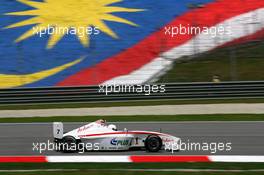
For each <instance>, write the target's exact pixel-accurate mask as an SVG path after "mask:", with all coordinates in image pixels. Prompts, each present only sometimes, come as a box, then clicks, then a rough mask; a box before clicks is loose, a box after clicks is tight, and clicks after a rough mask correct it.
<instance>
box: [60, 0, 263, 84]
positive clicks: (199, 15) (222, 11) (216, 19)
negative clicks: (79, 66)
mask: <svg viewBox="0 0 264 175" xmlns="http://www.w3.org/2000/svg"><path fill="white" fill-rule="evenodd" d="M263 6H264V1H263V0H232V1H230V0H218V1H215V2H213V3H209V4H207V5H206V6H205V7H204V8H201V9H196V10H192V11H190V12H187V13H185V14H184V15H182V16H180V17H178V18H176V19H175V20H174V21H172V22H171V23H170V24H168V25H167V27H169V26H179V25H180V24H182V26H187V25H189V24H193V19H194V17H195V19H196V20H195V21H196V26H197V25H198V26H207V27H210V26H214V25H216V24H218V23H220V22H222V21H224V20H226V19H228V18H231V17H234V16H237V15H240V14H242V13H247V12H249V11H252V10H255V9H258V8H260V7H263ZM164 32H165V31H164V29H161V30H160V31H158V32H155V33H154V34H152V35H150V36H149V37H146V38H145V39H144V40H143V41H141V42H139V43H138V44H136V45H134V46H133V47H131V48H128V49H127V50H125V51H124V52H122V53H119V54H118V55H115V56H113V57H111V58H108V59H106V60H105V61H103V62H101V63H99V64H97V65H95V66H94V67H90V68H86V69H83V70H81V71H80V72H78V73H76V74H74V75H72V76H70V77H68V78H67V79H65V80H63V81H62V82H60V83H58V84H57V85H58V86H74V85H92V84H100V83H103V82H104V81H106V80H109V79H112V78H114V77H117V76H121V75H126V74H129V73H131V72H132V71H134V70H137V69H139V68H140V67H141V66H143V65H144V64H146V63H149V62H150V61H152V60H153V59H154V58H156V57H157V56H158V55H159V54H160V51H161V48H162V49H163V51H167V50H169V49H171V48H174V47H176V46H179V45H181V44H183V43H185V42H187V41H188V40H190V39H191V38H192V37H193V36H192V35H179V36H177V37H174V38H171V37H169V36H168V35H164ZM161 41H163V42H161ZM94 75H96V78H95V77H94Z"/></svg>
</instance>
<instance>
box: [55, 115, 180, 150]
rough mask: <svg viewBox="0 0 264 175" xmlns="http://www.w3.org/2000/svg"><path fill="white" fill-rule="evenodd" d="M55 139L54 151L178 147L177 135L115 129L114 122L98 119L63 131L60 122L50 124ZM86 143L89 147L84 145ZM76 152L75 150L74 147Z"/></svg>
mask: <svg viewBox="0 0 264 175" xmlns="http://www.w3.org/2000/svg"><path fill="white" fill-rule="evenodd" d="M53 135H54V142H55V143H56V147H57V149H56V150H57V151H63V152H70V151H71V150H74V149H69V148H70V147H74V148H76V149H80V145H81V147H82V148H83V147H85V149H86V150H89V151H127V150H131V149H132V150H136V149H139V150H146V151H148V152H158V151H159V150H162V149H165V150H171V149H173V150H178V149H177V147H178V146H177V145H178V143H179V141H180V138H177V137H174V136H172V135H169V134H165V133H160V132H152V131H128V130H127V129H124V130H122V131H118V130H117V128H116V126H115V125H113V124H110V125H107V123H106V121H105V120H97V121H95V122H92V123H89V124H87V125H84V126H81V127H79V128H77V129H74V130H72V131H69V132H66V133H63V124H62V123H61V122H54V123H53ZM87 145H88V146H87ZM75 151H78V150H75Z"/></svg>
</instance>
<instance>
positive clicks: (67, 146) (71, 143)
mask: <svg viewBox="0 0 264 175" xmlns="http://www.w3.org/2000/svg"><path fill="white" fill-rule="evenodd" d="M62 143H63V145H62V146H61V150H62V151H63V152H65V153H70V152H77V151H78V149H77V148H78V147H77V144H78V143H77V140H76V139H75V138H74V137H72V136H65V137H63V138H62Z"/></svg>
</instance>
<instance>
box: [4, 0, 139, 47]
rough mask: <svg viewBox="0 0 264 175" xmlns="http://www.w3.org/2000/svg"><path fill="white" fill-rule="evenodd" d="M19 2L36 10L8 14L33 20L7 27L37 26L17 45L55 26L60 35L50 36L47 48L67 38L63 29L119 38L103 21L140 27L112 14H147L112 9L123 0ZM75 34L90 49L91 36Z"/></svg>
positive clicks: (127, 9) (23, 0) (122, 8)
mask: <svg viewBox="0 0 264 175" xmlns="http://www.w3.org/2000/svg"><path fill="white" fill-rule="evenodd" d="M17 1H18V2H21V3H23V4H26V5H28V6H31V7H33V8H34V9H33V10H28V11H20V12H12V13H7V14H6V15H15V16H34V17H32V18H30V19H27V20H24V21H21V22H18V23H15V24H12V25H9V26H7V27H5V28H6V29H9V28H16V27H21V26H26V25H33V24H35V26H34V27H32V28H31V29H30V30H28V31H27V32H25V33H24V34H22V35H21V36H20V37H19V38H17V39H16V41H15V42H16V43H17V42H20V41H23V40H25V39H27V38H29V37H31V36H33V35H36V34H38V33H39V32H41V31H43V30H48V28H49V27H50V26H52V27H53V28H54V29H55V31H59V32H54V33H53V34H51V36H50V38H49V41H48V44H47V49H51V48H53V47H54V46H55V45H56V44H57V43H58V42H59V41H60V40H61V39H62V38H63V37H64V35H66V34H67V33H66V30H60V29H61V28H66V29H72V28H75V29H78V28H88V27H97V28H98V29H99V30H101V31H102V32H104V33H106V34H107V35H109V36H111V37H113V38H118V36H117V34H116V33H115V32H113V31H112V30H111V29H110V28H109V27H108V26H107V25H106V24H105V23H104V20H105V21H113V22H119V23H124V24H127V25H131V26H137V24H135V23H133V22H131V21H129V20H126V19H124V18H120V17H118V16H116V15H113V14H112V13H115V12H140V11H144V10H143V9H132V8H125V7H118V6H111V4H113V3H117V2H122V1H123V0H44V1H43V2H37V1H32V0H17ZM36 29H38V30H36ZM56 29H59V30H56ZM76 35H77V37H78V39H79V40H80V42H81V44H82V45H83V46H84V47H88V46H89V34H87V33H85V35H84V33H83V31H80V30H76Z"/></svg>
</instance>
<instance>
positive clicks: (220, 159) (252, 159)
mask: <svg viewBox="0 0 264 175" xmlns="http://www.w3.org/2000/svg"><path fill="white" fill-rule="evenodd" d="M208 158H209V160H211V161H212V162H264V156H208Z"/></svg>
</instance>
